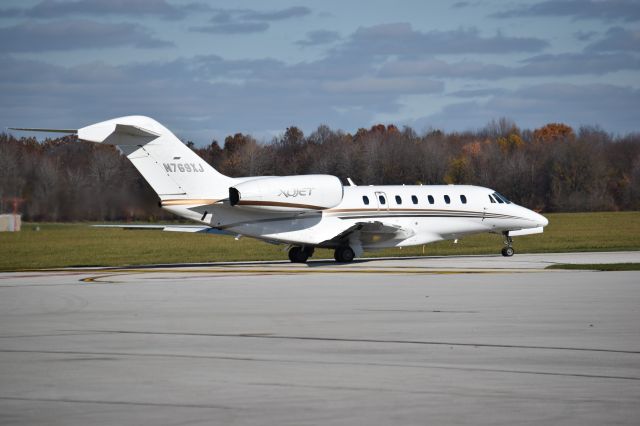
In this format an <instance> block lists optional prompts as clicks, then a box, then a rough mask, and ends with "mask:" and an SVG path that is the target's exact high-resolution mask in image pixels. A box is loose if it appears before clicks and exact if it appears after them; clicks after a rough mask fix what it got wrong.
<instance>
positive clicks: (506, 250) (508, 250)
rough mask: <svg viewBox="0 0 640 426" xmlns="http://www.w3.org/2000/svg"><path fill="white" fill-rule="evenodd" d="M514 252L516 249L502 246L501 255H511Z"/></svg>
mask: <svg viewBox="0 0 640 426" xmlns="http://www.w3.org/2000/svg"><path fill="white" fill-rule="evenodd" d="M515 252H516V251H515V250H514V249H513V247H509V246H507V247H504V248H503V249H502V255H503V256H504V257H511V256H513V254H514V253H515Z"/></svg>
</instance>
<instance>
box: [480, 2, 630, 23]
mask: <svg viewBox="0 0 640 426" xmlns="http://www.w3.org/2000/svg"><path fill="white" fill-rule="evenodd" d="M491 16H493V17H496V18H517V17H522V16H525V17H527V16H568V17H572V18H574V19H603V20H614V19H617V20H623V21H627V22H633V21H638V20H640V7H639V5H638V1H637V0H548V1H543V2H538V3H534V4H527V5H522V6H518V7H515V8H513V9H509V10H506V11H504V12H497V13H494V14H492V15H491Z"/></svg>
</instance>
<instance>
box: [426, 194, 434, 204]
mask: <svg viewBox="0 0 640 426" xmlns="http://www.w3.org/2000/svg"><path fill="white" fill-rule="evenodd" d="M427 199H428V200H429V204H433V203H435V200H434V199H433V195H427Z"/></svg>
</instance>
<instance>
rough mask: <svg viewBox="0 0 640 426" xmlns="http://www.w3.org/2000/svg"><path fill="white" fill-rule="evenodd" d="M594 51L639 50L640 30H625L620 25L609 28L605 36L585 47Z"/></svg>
mask: <svg viewBox="0 0 640 426" xmlns="http://www.w3.org/2000/svg"><path fill="white" fill-rule="evenodd" d="M586 50H588V51H594V52H621V51H630V52H631V51H634V52H640V30H635V31H632V30H627V29H624V28H621V27H613V28H609V30H608V31H607V33H606V34H605V37H604V38H603V39H601V40H598V41H596V42H594V43H591V44H590V45H588V46H587V47H586Z"/></svg>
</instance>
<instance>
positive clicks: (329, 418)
mask: <svg viewBox="0 0 640 426" xmlns="http://www.w3.org/2000/svg"><path fill="white" fill-rule="evenodd" d="M618 262H640V252H616V253H577V254H536V255H526V254H517V255H516V256H514V257H513V258H510V259H505V258H503V257H502V256H460V257H425V258H413V259H385V260H367V261H363V262H356V263H353V264H349V265H337V264H335V263H333V262H322V261H316V262H311V263H310V264H309V265H292V264H289V263H280V262H254V263H232V264H197V265H194V264H184V265H162V266H153V267H135V268H90V269H65V270H58V271H32V272H20V273H3V274H0V424H22V425H25V424H49V425H86V424H92V425H101V424H104V425H111V424H140V425H143V424H153V425H157V424H163V425H169V424H203V425H205V424H206V425H210V424H223V425H227V424H238V425H263V424H279V425H287V424H292V425H293V424H295V425H305V424H309V425H311V424H323V425H327V424H341V425H342V424H368V425H388V424H398V425H413V424H416V425H418V424H420V425H422V424H452V425H454V424H474V425H478V424H576V425H585V424H593V425H600V424H609V423H613V424H630V425H631V424H637V420H638V419H639V418H640V404H639V402H640V273H638V272H593V271H559V270H545V269H544V268H545V267H546V266H548V265H549V264H552V263H618Z"/></svg>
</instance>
